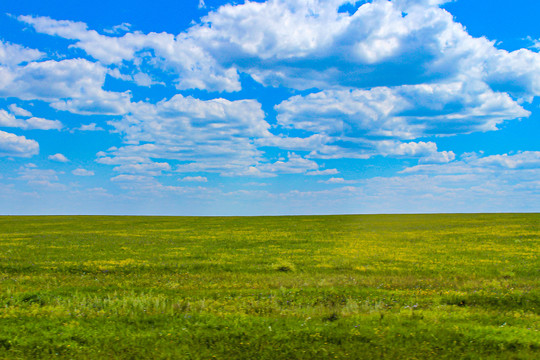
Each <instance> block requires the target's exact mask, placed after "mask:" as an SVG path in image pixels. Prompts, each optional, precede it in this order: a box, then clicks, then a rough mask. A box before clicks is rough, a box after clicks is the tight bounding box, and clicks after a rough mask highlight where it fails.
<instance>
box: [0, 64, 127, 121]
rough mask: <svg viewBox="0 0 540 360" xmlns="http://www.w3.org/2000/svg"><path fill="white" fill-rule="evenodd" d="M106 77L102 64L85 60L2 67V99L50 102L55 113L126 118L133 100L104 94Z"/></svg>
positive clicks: (113, 94)
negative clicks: (108, 115)
mask: <svg viewBox="0 0 540 360" xmlns="http://www.w3.org/2000/svg"><path fill="white" fill-rule="evenodd" d="M106 73H107V70H106V69H105V68H104V67H103V66H101V65H100V64H97V63H92V62H90V61H88V60H84V59H68V60H62V61H54V60H47V61H42V62H31V63H29V64H27V65H25V66H18V67H16V68H13V69H8V68H5V67H1V66H0V96H2V97H18V98H19V99H23V100H33V99H38V100H44V101H49V102H51V106H52V107H53V108H55V109H58V110H65V111H71V112H74V113H79V114H110V115H114V114H124V113H126V112H127V111H128V107H129V104H130V99H131V96H130V94H129V93H127V92H125V93H118V92H110V91H104V90H103V89H102V86H103V84H104V82H105V75H106Z"/></svg>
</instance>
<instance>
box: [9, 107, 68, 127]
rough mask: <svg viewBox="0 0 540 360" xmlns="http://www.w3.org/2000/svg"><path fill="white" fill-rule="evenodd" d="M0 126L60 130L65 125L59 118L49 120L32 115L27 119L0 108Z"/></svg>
mask: <svg viewBox="0 0 540 360" xmlns="http://www.w3.org/2000/svg"><path fill="white" fill-rule="evenodd" d="M0 126H4V127H15V128H20V129H25V130H32V129H37V130H60V129H62V127H63V125H62V123H61V122H60V121H58V120H47V119H42V118H37V117H31V118H30V119H26V120H22V119H17V118H16V117H15V116H14V115H13V114H10V113H8V112H7V111H5V110H2V109H0Z"/></svg>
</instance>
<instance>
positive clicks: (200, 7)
mask: <svg viewBox="0 0 540 360" xmlns="http://www.w3.org/2000/svg"><path fill="white" fill-rule="evenodd" d="M204 8H206V4H205V3H204V0H199V9H204Z"/></svg>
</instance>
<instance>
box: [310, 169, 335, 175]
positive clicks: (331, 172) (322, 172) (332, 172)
mask: <svg viewBox="0 0 540 360" xmlns="http://www.w3.org/2000/svg"><path fill="white" fill-rule="evenodd" d="M335 174H339V171H338V170H337V169H325V170H315V171H308V172H307V173H306V175H309V176H316V175H335Z"/></svg>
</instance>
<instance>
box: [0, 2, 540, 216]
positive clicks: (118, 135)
mask: <svg viewBox="0 0 540 360" xmlns="http://www.w3.org/2000/svg"><path fill="white" fill-rule="evenodd" d="M538 14H540V3H539V2H538V1H533V0H518V1H514V2H511V3H510V2H508V1H502V0H491V1H487V0H467V1H465V0H457V1H453V2H449V1H443V0H393V1H387V0H373V1H358V2H354V1H344V0H324V1H323V0H287V1H285V0H269V1H256V2H255V1H254V2H243V1H234V2H230V1H212V0H205V1H202V0H201V1H199V0H193V1H190V0H187V1H166V0H156V1H153V2H152V3H151V5H150V4H149V3H148V2H143V1H129V2H128V1H112V2H111V1H103V0H95V1H91V2H88V1H69V2H66V1H57V0H52V1H46V2H43V1H25V0H21V1H18V2H2V3H0V169H1V171H0V214H141V215H145V214H147V215H158V214H165V215H262V214H268V215H274V214H341V213H419V212H422V213H423V212H538V211H540V206H539V204H540V141H539V135H540V54H539V51H540V27H538V25H537V15H538Z"/></svg>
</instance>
